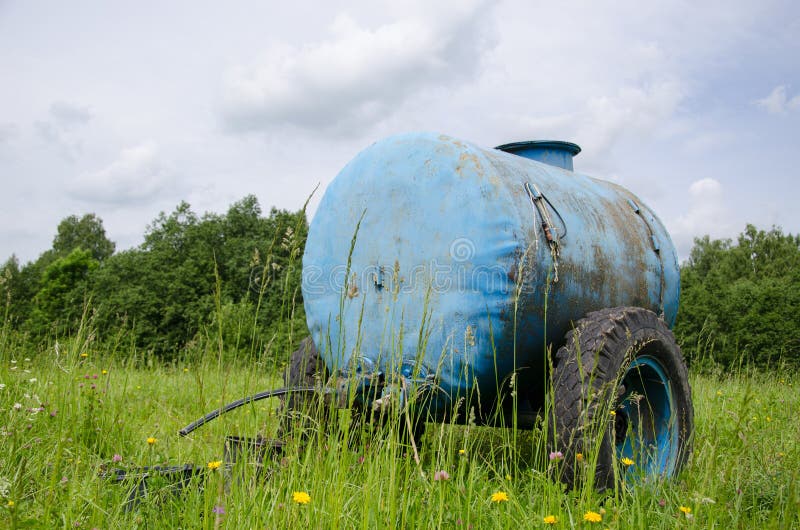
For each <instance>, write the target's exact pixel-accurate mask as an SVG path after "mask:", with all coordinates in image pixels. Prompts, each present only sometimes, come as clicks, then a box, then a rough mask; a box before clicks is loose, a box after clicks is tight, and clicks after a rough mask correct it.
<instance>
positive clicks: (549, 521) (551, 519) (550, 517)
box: [542, 515, 558, 524]
mask: <svg viewBox="0 0 800 530" xmlns="http://www.w3.org/2000/svg"><path fill="white" fill-rule="evenodd" d="M542 521H544V524H556V523H557V522H558V517H556V516H555V515H548V516H547V517H545V518H544V519H542Z"/></svg>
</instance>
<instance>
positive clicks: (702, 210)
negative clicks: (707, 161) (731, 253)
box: [669, 178, 733, 256]
mask: <svg viewBox="0 0 800 530" xmlns="http://www.w3.org/2000/svg"><path fill="white" fill-rule="evenodd" d="M688 192H689V195H688V201H687V209H686V212H685V213H684V214H682V215H680V216H679V217H678V218H677V219H675V221H674V222H673V223H671V226H670V227H669V228H670V232H671V234H672V239H673V241H674V242H675V246H676V247H677V249H678V255H679V256H688V255H689V251H690V250H691V248H692V245H693V243H694V238H695V237H697V236H700V235H704V234H708V235H709V236H711V237H712V238H720V237H729V235H730V234H731V233H732V229H733V225H732V223H731V221H730V216H731V212H730V211H728V209H727V208H726V205H725V202H724V191H723V187H722V184H720V182H719V181H718V180H716V179H713V178H703V179H700V180H696V181H694V182H692V184H691V185H690V186H689V189H688Z"/></svg>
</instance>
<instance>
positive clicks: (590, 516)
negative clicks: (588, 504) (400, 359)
mask: <svg viewBox="0 0 800 530" xmlns="http://www.w3.org/2000/svg"><path fill="white" fill-rule="evenodd" d="M583 520H584V521H586V522H587V523H599V522H600V521H602V520H603V516H602V515H600V514H599V513H597V512H593V511H591V510H590V511H588V512H586V513H585V514H583Z"/></svg>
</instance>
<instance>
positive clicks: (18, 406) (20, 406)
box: [14, 403, 22, 410]
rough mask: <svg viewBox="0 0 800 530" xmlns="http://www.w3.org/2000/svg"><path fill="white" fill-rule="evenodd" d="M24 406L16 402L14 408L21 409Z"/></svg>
mask: <svg viewBox="0 0 800 530" xmlns="http://www.w3.org/2000/svg"><path fill="white" fill-rule="evenodd" d="M21 408H22V403H14V410H19V409H21Z"/></svg>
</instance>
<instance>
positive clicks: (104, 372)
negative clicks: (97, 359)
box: [100, 370, 108, 375]
mask: <svg viewBox="0 0 800 530" xmlns="http://www.w3.org/2000/svg"><path fill="white" fill-rule="evenodd" d="M100 373H101V374H103V375H106V374H108V370H100Z"/></svg>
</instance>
